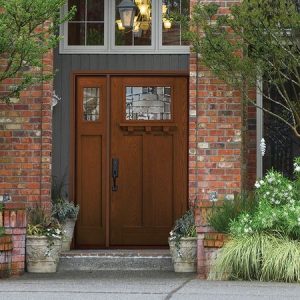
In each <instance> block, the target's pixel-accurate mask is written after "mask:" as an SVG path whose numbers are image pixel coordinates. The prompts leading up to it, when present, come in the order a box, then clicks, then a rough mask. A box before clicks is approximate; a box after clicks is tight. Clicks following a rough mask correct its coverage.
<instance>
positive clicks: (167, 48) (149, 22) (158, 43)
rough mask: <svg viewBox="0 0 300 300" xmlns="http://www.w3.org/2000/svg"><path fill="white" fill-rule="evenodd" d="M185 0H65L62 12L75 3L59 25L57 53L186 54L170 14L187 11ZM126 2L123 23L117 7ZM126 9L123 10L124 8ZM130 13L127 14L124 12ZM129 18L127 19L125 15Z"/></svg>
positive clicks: (185, 13)
mask: <svg viewBox="0 0 300 300" xmlns="http://www.w3.org/2000/svg"><path fill="white" fill-rule="evenodd" d="M189 2H190V1H189V0H125V1H124V0H68V4H67V5H65V7H64V8H63V9H62V14H65V13H66V12H67V11H68V9H69V8H71V7H73V6H76V8H77V11H76V14H75V16H74V17H73V19H72V20H71V21H69V22H66V23H65V24H64V25H62V26H61V35H63V36H64V38H63V39H62V40H61V42H60V53H62V54H63V53H71V54H72V53H82V54H84V53H86V54H89V53H91V54H92V53H93V54H97V53H99V54H100V53H111V54H118V53H120V54H141V53H144V54H155V53H157V54H164V53H165V54H180V53H182V54H188V53H189V51H190V50H189V46H188V42H187V41H185V40H184V39H183V36H182V28H181V24H180V23H179V22H175V20H174V19H173V18H172V14H174V13H176V14H177V13H179V14H184V15H187V14H189ZM124 3H125V5H128V4H130V7H131V8H132V11H131V12H132V18H131V22H130V25H129V26H128V24H127V25H126V24H125V26H124V24H122V21H123V22H127V21H126V20H125V19H124V14H122V12H121V7H123V6H124ZM126 13H127V11H126ZM127 17H131V15H127ZM128 21H129V19H128Z"/></svg>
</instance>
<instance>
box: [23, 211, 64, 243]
mask: <svg viewBox="0 0 300 300" xmlns="http://www.w3.org/2000/svg"><path fill="white" fill-rule="evenodd" d="M27 216H28V225H27V234H28V235H35V236H46V237H47V238H48V240H49V241H50V243H51V240H52V239H53V238H60V237H61V236H62V231H61V225H60V224H59V222H58V221H57V220H56V219H55V218H52V217H51V216H50V215H49V213H47V211H46V210H45V208H44V207H42V206H40V205H36V206H34V207H32V208H29V209H28V213H27Z"/></svg>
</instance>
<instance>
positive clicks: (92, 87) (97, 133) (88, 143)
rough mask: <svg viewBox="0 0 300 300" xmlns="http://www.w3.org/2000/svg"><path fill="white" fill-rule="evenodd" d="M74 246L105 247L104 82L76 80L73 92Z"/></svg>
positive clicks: (105, 113)
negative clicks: (74, 155)
mask: <svg viewBox="0 0 300 300" xmlns="http://www.w3.org/2000/svg"><path fill="white" fill-rule="evenodd" d="M76 96H77V97H76V178H75V182H76V202H77V203H78V204H79V205H80V212H79V218H78V221H77V225H76V246H77V247H78V248H85V247H103V246H105V238H106V237H105V220H106V219H105V193H106V191H107V190H106V189H107V185H108V180H107V175H106V174H105V168H104V166H105V164H106V160H107V159H106V156H107V145H108V139H107V92H106V78H102V77H78V78H77V89H76Z"/></svg>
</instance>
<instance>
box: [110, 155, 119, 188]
mask: <svg viewBox="0 0 300 300" xmlns="http://www.w3.org/2000/svg"><path fill="white" fill-rule="evenodd" d="M111 173H112V179H113V184H112V191H113V192H116V191H117V190H118V186H117V178H118V177H119V159H117V158H113V159H112V171H111Z"/></svg>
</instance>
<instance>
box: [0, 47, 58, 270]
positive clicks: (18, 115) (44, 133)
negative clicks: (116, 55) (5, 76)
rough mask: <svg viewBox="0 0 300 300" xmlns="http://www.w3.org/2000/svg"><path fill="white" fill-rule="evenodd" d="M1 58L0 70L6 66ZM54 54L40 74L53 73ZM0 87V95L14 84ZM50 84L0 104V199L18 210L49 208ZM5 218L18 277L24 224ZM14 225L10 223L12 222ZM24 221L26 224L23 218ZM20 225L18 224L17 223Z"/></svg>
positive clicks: (22, 259) (21, 266)
mask: <svg viewBox="0 0 300 300" xmlns="http://www.w3.org/2000/svg"><path fill="white" fill-rule="evenodd" d="M5 63H6V62H5V60H4V59H0V69H1V67H2V68H3V66H5ZM52 66H53V55H52V52H49V53H48V54H47V55H45V57H44V58H43V67H42V69H41V70H38V71H39V72H43V73H44V74H46V73H49V72H52V69H53V67H52ZM15 80H17V79H10V80H6V81H5V82H2V83H1V84H0V94H1V93H2V94H5V91H7V90H8V89H9V87H10V86H11V85H12V84H14V83H15ZM51 105H52V83H51V82H50V83H43V84H39V85H36V86H33V87H31V88H29V89H28V90H26V91H24V92H22V93H21V95H20V98H15V99H11V102H10V103H9V104H5V103H3V102H1V103H0V200H2V195H4V194H9V195H10V198H11V202H10V205H15V208H17V207H25V206H32V205H34V204H35V203H41V204H42V205H44V206H45V207H50V205H51V150H52V111H51ZM5 213H7V212H5ZM11 213H12V215H11V216H8V215H7V216H5V218H4V221H5V222H8V223H5V224H4V225H5V227H6V233H8V234H12V239H13V247H14V249H13V252H12V274H21V273H22V272H23V271H24V266H25V234H26V224H25V225H24V224H23V223H22V226H21V227H20V226H19V225H20V224H17V223H18V222H19V221H18V220H19V218H20V216H19V215H14V214H15V212H14V211H11ZM14 220H15V221H16V222H17V223H16V224H12V223H11V222H14ZM23 221H24V222H25V223H26V219H25V217H24V219H23ZM20 222H21V221H20Z"/></svg>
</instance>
